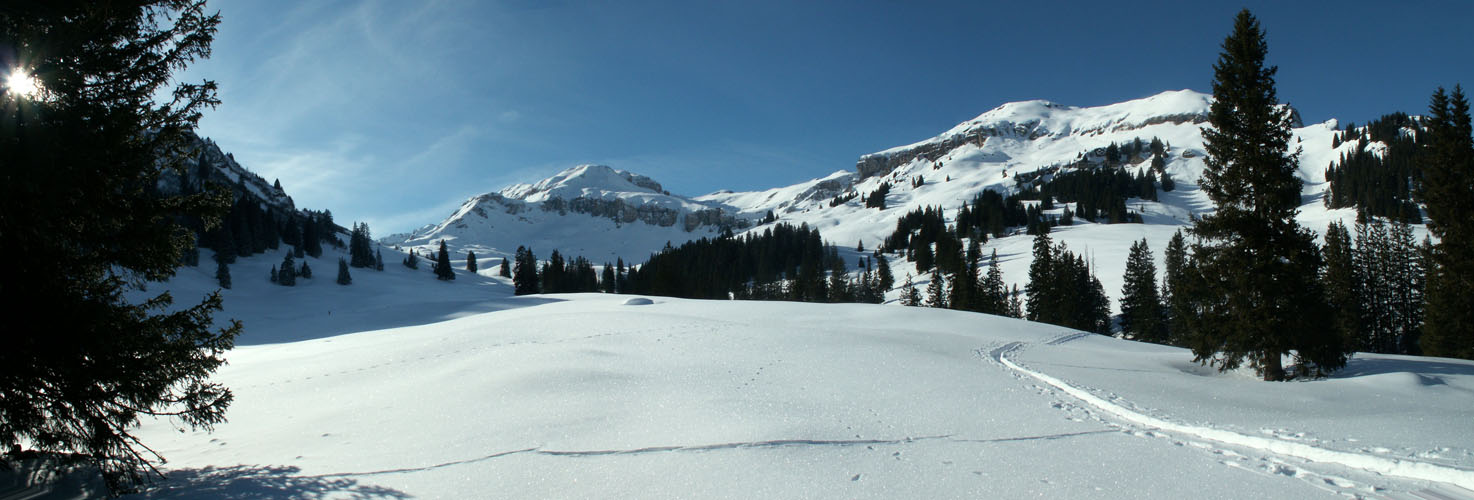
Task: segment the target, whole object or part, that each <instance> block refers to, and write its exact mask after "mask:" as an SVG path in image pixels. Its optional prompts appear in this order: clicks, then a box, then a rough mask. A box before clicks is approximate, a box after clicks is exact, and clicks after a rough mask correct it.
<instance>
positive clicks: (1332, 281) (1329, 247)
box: [1320, 221, 1366, 340]
mask: <svg viewBox="0 0 1474 500" xmlns="http://www.w3.org/2000/svg"><path fill="white" fill-rule="evenodd" d="M1321 253H1322V254H1323V255H1324V256H1325V261H1326V265H1325V268H1324V269H1323V270H1322V272H1321V276H1320V277H1321V282H1322V284H1323V286H1324V288H1325V290H1326V303H1327V304H1328V305H1329V306H1330V311H1331V319H1330V321H1331V324H1332V325H1333V326H1334V327H1335V328H1336V330H1337V331H1338V332H1339V333H1340V335H1341V336H1342V338H1345V339H1348V340H1359V339H1363V338H1365V337H1366V335H1365V334H1364V333H1363V332H1362V323H1361V321H1362V317H1363V314H1364V313H1363V311H1362V294H1361V282H1362V280H1361V277H1360V276H1359V274H1360V273H1359V272H1358V271H1357V262H1356V261H1357V259H1356V250H1355V248H1353V247H1352V245H1351V233H1350V232H1349V231H1347V230H1346V226H1345V225H1344V224H1341V222H1340V221H1336V222H1332V223H1331V224H1330V226H1328V227H1326V243H1325V247H1324V249H1323V250H1322V252H1321Z"/></svg>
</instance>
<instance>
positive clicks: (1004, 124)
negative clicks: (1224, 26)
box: [856, 90, 1213, 178]
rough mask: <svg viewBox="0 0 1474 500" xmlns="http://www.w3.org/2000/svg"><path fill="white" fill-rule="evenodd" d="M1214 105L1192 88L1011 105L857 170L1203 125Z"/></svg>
mask: <svg viewBox="0 0 1474 500" xmlns="http://www.w3.org/2000/svg"><path fill="white" fill-rule="evenodd" d="M1212 102H1213V96H1212V95H1210V94H1204V93H1201V92H1196V91H1193V90H1171V91H1166V92H1162V93H1159V94H1156V95H1153V96H1150V97H1144V98H1141V99H1134V100H1130V101H1125V102H1120V103H1116V104H1108V105H1104V106H1094V107H1083V108H1082V107H1076V106H1066V105H1063V104H1058V103H1054V102H1050V101H1046V100H1031V101H1020V102H1011V103H1007V104H1003V105H1001V106H998V107H996V108H993V109H991V110H988V111H987V112H985V113H983V114H981V115H978V116H977V117H976V118H973V119H971V120H968V121H965V122H962V123H959V124H957V126H955V127H952V128H951V129H949V130H947V131H946V132H943V133H941V134H939V135H937V136H936V137H932V138H930V139H926V140H923V141H920V142H915V143H912V144H908V145H905V146H898V147H894V148H890V149H887V150H884V151H880V152H877V153H872V154H868V155H865V156H862V157H860V161H859V162H858V163H857V165H856V170H857V171H858V172H859V174H860V176H861V177H862V178H865V177H871V176H875V175H881V174H885V173H888V172H890V171H891V170H893V169H894V168H896V167H898V166H900V165H904V164H906V163H908V162H911V161H913V160H915V159H917V158H923V157H924V158H929V159H935V158H937V157H938V156H940V155H942V154H944V153H946V152H948V151H952V150H954V149H957V148H958V147H960V146H962V145H964V144H976V145H978V146H980V147H984V146H986V144H987V143H989V142H990V140H992V139H995V138H996V139H998V140H1001V141H1005V142H1013V143H1022V142H1028V141H1037V140H1039V139H1065V138H1073V139H1077V140H1085V141H1086V142H1095V141H1094V139H1096V138H1099V137H1103V136H1109V135H1120V134H1127V133H1130V132H1132V131H1136V130H1139V129H1143V128H1145V127H1149V126H1152V125H1158V124H1198V123H1204V122H1206V121H1207V120H1208V110H1209V107H1210V106H1211V105H1212Z"/></svg>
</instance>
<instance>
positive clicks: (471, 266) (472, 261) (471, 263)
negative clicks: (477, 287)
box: [466, 250, 476, 273]
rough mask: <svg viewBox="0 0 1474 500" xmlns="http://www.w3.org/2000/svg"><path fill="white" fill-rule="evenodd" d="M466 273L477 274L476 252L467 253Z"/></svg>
mask: <svg viewBox="0 0 1474 500" xmlns="http://www.w3.org/2000/svg"><path fill="white" fill-rule="evenodd" d="M466 271H469V272H472V273H475V272H476V252H472V251H469V250H468V251H466Z"/></svg>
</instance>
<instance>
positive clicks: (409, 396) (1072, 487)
mask: <svg viewBox="0 0 1474 500" xmlns="http://www.w3.org/2000/svg"><path fill="white" fill-rule="evenodd" d="M327 257H330V259H329V258H324V259H320V260H319V259H313V260H311V263H312V265H313V267H314V269H315V270H316V274H317V275H318V277H317V278H315V279H314V280H310V281H311V283H309V284H308V285H307V286H305V287H299V288H297V289H283V288H280V287H275V286H274V285H271V284H269V283H266V282H265V279H264V275H265V272H266V269H269V267H270V264H271V263H273V262H274V261H275V260H276V259H273V258H267V257H257V258H252V259H245V260H243V261H241V262H240V263H238V264H237V265H236V266H234V267H233V271H236V274H235V283H236V286H235V289H233V290H231V291H229V292H228V293H229V296H228V297H227V307H228V311H227V313H229V314H231V315H234V316H237V317H240V318H242V319H244V320H245V321H246V324H247V332H246V333H245V334H244V336H243V337H242V338H241V339H240V340H241V344H242V347H239V348H237V349H236V350H234V351H232V352H231V353H230V355H229V359H230V364H229V365H228V366H226V367H225V368H223V369H222V370H221V371H220V372H219V373H218V375H217V378H218V380H220V381H222V382H224V383H226V384H227V385H229V386H230V387H231V388H232V389H233V390H234V391H235V395H236V401H235V404H234V406H233V407H232V408H231V411H230V414H229V417H230V421H229V422H228V423H226V424H223V425H220V426H219V427H218V428H217V429H216V430H215V432H214V433H211V434H206V433H200V432H182V433H181V432H178V431H176V430H175V429H174V428H173V426H172V425H170V424H169V423H168V422H166V421H155V422H149V423H147V424H146V425H145V426H144V428H143V429H142V430H141V433H140V435H141V437H142V438H143V439H144V441H145V442H146V443H149V444H150V445H151V446H153V447H155V448H156V449H157V450H158V451H160V452H161V453H162V454H163V455H164V456H166V457H167V458H168V459H169V463H168V464H167V465H166V466H165V470H166V471H167V472H168V475H169V477H170V480H168V481H167V482H165V483H163V484H162V487H161V488H160V489H158V490H156V491H153V492H151V493H148V494H146V495H143V497H144V498H193V497H233V498H281V497H297V498H337V497H343V498H410V497H420V498H466V497H472V498H487V497H490V498H547V497H555V498H671V497H677V498H710V497H727V498H732V497H736V498H774V497H777V498H862V497H863V498H1024V497H1040V498H1172V499H1178V498H1347V497H1366V498H1419V496H1414V495H1422V497H1423V498H1437V497H1433V496H1429V495H1445V496H1446V497H1450V498H1474V491H1470V490H1474V363H1471V362H1468V361H1458V360H1449V359H1438V358H1413V357H1396V356H1374V355H1358V356H1356V357H1355V358H1354V359H1353V360H1352V362H1351V365H1350V366H1349V367H1348V368H1347V369H1346V370H1345V371H1343V372H1341V373H1340V374H1339V375H1337V376H1336V377H1333V378H1331V379H1327V380H1319V381H1306V382H1290V383H1264V382H1258V381H1255V380H1253V379H1252V378H1251V377H1249V376H1247V375H1244V374H1240V373H1230V374H1218V373H1216V372H1213V371H1211V370H1208V369H1205V368H1202V367H1200V366H1198V365H1196V364H1193V363H1191V355H1190V354H1188V353H1187V352H1185V351H1182V350H1179V349H1175V348H1167V347H1161V346H1154V345H1147V344H1138V343H1133V342H1127V341H1121V340H1116V339H1111V338H1106V337H1099V336H1094V335H1086V334H1079V333H1077V332H1072V331H1069V330H1066V329H1063V328H1060V327H1055V326H1050V325H1042V324H1036V323H1028V322H1024V321H1019V320H1013V319H1007V318H999V317H993V316H985V315H979V314H972V313H962V312H956V311H944V310H934V309H922V308H905V307H898V306H893V305H886V306H875V305H826V304H797V303H779V302H724V301H694V300H679V299H667V298H661V297H652V298H651V299H652V300H653V304H647V305H627V304H625V302H626V300H627V299H629V297H628V296H611V295H599V294H581V295H567V296H547V297H511V296H510V286H508V285H507V284H506V283H504V282H502V281H501V280H500V279H499V278H489V277H485V276H471V275H468V274H465V273H461V274H460V276H459V279H457V280H456V281H455V282H451V283H444V282H437V281H435V280H434V279H433V277H432V275H431V274H430V272H429V271H428V270H427V268H428V266H423V267H422V269H421V270H419V271H411V270H408V269H405V268H403V267H402V266H399V265H398V264H397V263H396V262H390V263H389V265H388V269H387V270H386V271H384V272H383V273H376V272H372V271H366V270H355V271H356V272H355V274H354V279H355V284H354V285H352V286H348V287H339V286H337V285H335V284H333V283H332V281H331V279H332V270H333V269H334V268H335V267H334V266H331V265H329V264H330V263H333V262H335V261H336V257H335V256H333V255H329V256H327ZM390 257H391V256H389V255H386V256H385V258H386V259H390ZM394 257H395V259H394V260H397V255H396V256H394ZM458 265H459V264H458ZM491 267H492V266H489V265H486V264H485V263H483V270H490V268H491ZM255 268H260V269H255ZM205 271H206V270H205V269H203V268H202V269H186V270H185V272H184V273H183V274H182V275H181V276H180V277H179V278H177V279H176V280H175V282H173V283H172V284H171V288H173V289H175V293H176V296H179V297H186V296H188V293H187V292H188V291H189V290H192V289H204V288H206V287H208V286H209V285H210V280H209V279H208V277H207V273H206V272H205ZM258 271H259V276H256V275H253V274H252V273H256V272H258ZM483 272H485V271H483ZM390 285H393V286H390ZM329 310H331V311H332V314H331V315H328V314H327V311H329ZM375 325H382V326H375ZM378 328H384V329H378ZM350 332H352V333H350ZM1378 471H1380V472H1378ZM1420 477H1421V478H1423V479H1418V478H1420Z"/></svg>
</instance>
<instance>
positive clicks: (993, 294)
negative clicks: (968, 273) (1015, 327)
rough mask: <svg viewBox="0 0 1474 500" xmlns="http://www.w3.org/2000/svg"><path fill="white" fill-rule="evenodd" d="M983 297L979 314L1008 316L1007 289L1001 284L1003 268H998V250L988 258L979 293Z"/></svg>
mask: <svg viewBox="0 0 1474 500" xmlns="http://www.w3.org/2000/svg"><path fill="white" fill-rule="evenodd" d="M979 293H981V294H982V297H983V303H982V307H980V308H979V310H980V311H981V312H984V313H987V314H997V315H1008V299H1009V297H1008V289H1007V288H1006V285H1004V284H1003V268H1002V267H1000V266H999V262H998V249H996V248H995V249H993V254H992V256H990V257H988V274H987V275H985V276H984V277H983V283H982V286H981V290H980V292H979Z"/></svg>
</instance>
